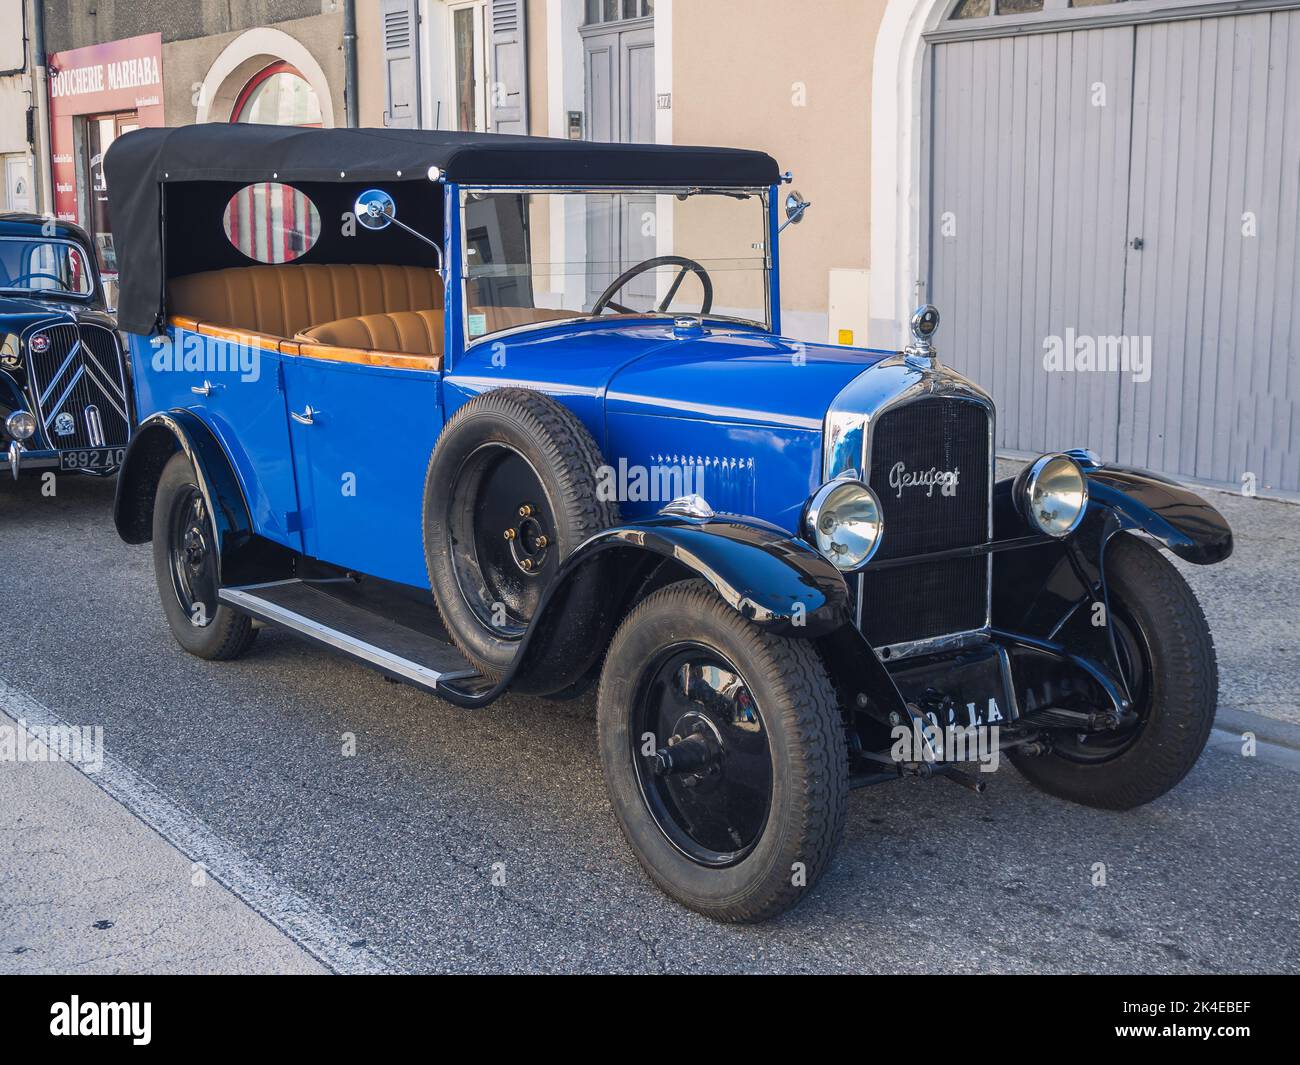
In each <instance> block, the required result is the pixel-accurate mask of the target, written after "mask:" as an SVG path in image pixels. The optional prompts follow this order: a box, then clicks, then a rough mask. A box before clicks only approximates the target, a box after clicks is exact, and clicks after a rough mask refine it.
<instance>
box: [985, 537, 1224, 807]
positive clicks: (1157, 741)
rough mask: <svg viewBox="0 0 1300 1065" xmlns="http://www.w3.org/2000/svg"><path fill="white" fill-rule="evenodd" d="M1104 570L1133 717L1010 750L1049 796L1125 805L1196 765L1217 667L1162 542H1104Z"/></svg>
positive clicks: (1205, 630) (1210, 715)
mask: <svg viewBox="0 0 1300 1065" xmlns="http://www.w3.org/2000/svg"><path fill="white" fill-rule="evenodd" d="M1106 578H1107V588H1108V592H1109V598H1110V614H1111V617H1110V620H1111V624H1112V626H1113V627H1114V631H1115V636H1116V645H1117V649H1118V651H1119V658H1120V664H1121V666H1122V667H1123V670H1124V675H1125V677H1126V679H1127V681H1128V686H1129V690H1130V692H1131V693H1132V696H1133V701H1134V711H1135V717H1136V720H1135V721H1134V722H1133V724H1132V725H1130V726H1128V727H1126V728H1124V729H1121V730H1117V731H1115V732H1102V733H1083V734H1073V733H1061V734H1059V735H1057V736H1054V738H1053V741H1052V749H1051V751H1050V753H1047V754H1043V755H1038V756H1036V757H1035V756H1030V755H1026V754H1024V753H1023V752H1021V751H1019V750H1016V749H1012V750H1011V751H1008V752H1007V753H1008V756H1009V757H1010V759H1011V761H1012V763H1013V764H1014V765H1015V767H1016V768H1017V769H1018V770H1019V771H1020V772H1021V773H1022V774H1023V775H1024V776H1025V777H1027V778H1028V779H1029V780H1030V781H1031V782H1033V783H1034V784H1036V785H1037V786H1038V787H1040V788H1042V789H1043V790H1044V791H1046V792H1048V793H1049V794H1052V795H1056V796H1059V797H1060V798H1063V799H1070V800H1072V801H1074V802H1078V803H1082V804H1084V805H1085V806H1097V807H1101V808H1103V809H1111V810H1128V809H1132V808H1133V807H1135V806H1141V805H1143V804H1144V803H1148V802H1151V801H1152V800H1153V799H1157V798H1159V797H1160V796H1161V795H1163V794H1164V793H1165V792H1167V791H1169V790H1170V789H1171V788H1173V787H1174V786H1175V785H1176V784H1178V782H1179V781H1181V780H1182V779H1183V777H1185V776H1186V775H1187V774H1188V772H1190V771H1191V768H1192V766H1193V765H1195V764H1196V760H1197V758H1199V757H1200V754H1201V751H1202V750H1204V748H1205V743H1206V740H1208V739H1209V736H1210V728H1211V726H1212V725H1213V724H1214V711H1215V706H1216V705H1217V702H1218V694H1219V671H1218V664H1217V662H1216V660H1215V654H1214V641H1213V639H1212V638H1211V636H1210V628H1209V625H1208V624H1207V623H1206V621H1205V615H1204V614H1203V613H1202V612H1201V606H1200V604H1199V603H1198V602H1197V601H1196V596H1195V595H1194V594H1193V592H1192V590H1191V588H1189V587H1188V586H1187V582H1186V581H1185V580H1183V577H1182V574H1180V573H1179V572H1178V570H1176V569H1175V568H1174V566H1173V565H1172V564H1171V563H1170V562H1169V560H1168V559H1166V558H1165V557H1164V556H1163V555H1162V554H1161V553H1160V552H1159V551H1158V550H1156V549H1155V548H1154V547H1151V546H1150V545H1149V544H1146V543H1143V542H1142V541H1140V540H1136V539H1134V538H1133V537H1131V536H1127V535H1121V536H1117V537H1116V538H1114V539H1113V540H1111V542H1110V543H1109V545H1108V546H1107V548H1106Z"/></svg>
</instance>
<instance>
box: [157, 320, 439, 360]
mask: <svg viewBox="0 0 1300 1065" xmlns="http://www.w3.org/2000/svg"><path fill="white" fill-rule="evenodd" d="M167 324H168V325H171V326H173V327H174V328H176V329H186V330H188V331H189V332H191V333H198V334H200V335H201V336H208V337H213V338H214V339H217V340H225V341H228V342H233V343H236V344H242V345H245V346H246V347H254V348H259V349H260V350H262V351H274V352H278V353H279V354H281V355H293V356H298V357H301V358H306V359H323V360H325V361H328V362H350V363H354V364H356V365H360V366H379V367H384V368H386V369H390V370H426V371H427V370H433V371H438V370H441V369H442V356H441V355H408V354H406V353H404V352H400V351H368V350H366V349H365V348H341V347H337V346H335V345H333V344H313V343H309V342H307V341H301V340H290V339H288V338H287V337H277V336H272V335H271V334H269V333H254V332H251V331H250V330H247V329H231V328H230V327H229V326H225V325H217V324H215V323H213V322H201V321H198V320H197V319H195V318H189V317H186V316H185V315H181V314H173V315H172V316H171V317H170V318H168V319H167Z"/></svg>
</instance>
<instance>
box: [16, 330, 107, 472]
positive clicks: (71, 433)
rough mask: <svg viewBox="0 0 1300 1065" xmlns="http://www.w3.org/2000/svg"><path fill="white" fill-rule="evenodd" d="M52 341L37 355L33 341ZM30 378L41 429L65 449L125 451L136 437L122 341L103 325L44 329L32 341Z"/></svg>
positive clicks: (29, 357)
mask: <svg viewBox="0 0 1300 1065" xmlns="http://www.w3.org/2000/svg"><path fill="white" fill-rule="evenodd" d="M38 336H43V337H45V338H47V339H48V341H49V343H48V345H47V346H46V349H45V350H44V351H37V350H36V347H37V346H39V345H33V340H34V339H35V338H36V337H38ZM26 347H27V356H28V360H29V361H28V365H29V367H30V375H29V380H30V384H31V389H32V392H33V395H34V398H35V401H36V407H37V413H38V414H39V415H40V419H41V428H42V429H43V430H44V432H45V438H46V439H47V440H48V441H49V443H50V445H51V446H52V447H55V448H57V449H59V450H60V451H72V450H81V449H83V448H91V447H122V446H123V445H125V444H126V442H127V438H128V437H129V436H130V426H129V423H128V421H127V414H126V410H127V403H126V380H125V376H124V375H123V372H122V356H121V351H120V349H119V347H118V343H117V338H116V337H115V336H114V335H113V333H112V331H111V330H108V329H105V328H104V327H103V326H98V325H91V324H84V325H82V326H81V327H80V328H78V327H77V326H76V325H73V324H72V323H60V324H57V325H48V326H42V327H41V328H39V329H36V330H34V331H33V332H32V333H30V334H29V335H28V337H27V344H26Z"/></svg>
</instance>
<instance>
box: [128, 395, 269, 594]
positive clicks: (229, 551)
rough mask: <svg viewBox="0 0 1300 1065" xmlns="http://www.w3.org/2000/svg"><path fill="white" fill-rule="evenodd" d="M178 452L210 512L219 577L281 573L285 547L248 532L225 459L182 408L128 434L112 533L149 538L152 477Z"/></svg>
mask: <svg viewBox="0 0 1300 1065" xmlns="http://www.w3.org/2000/svg"><path fill="white" fill-rule="evenodd" d="M178 451H179V452H183V453H184V454H185V457H186V458H188V459H189V460H190V464H191V465H192V466H193V467H194V472H195V475H196V479H197V480H198V485H199V491H200V492H201V493H202V494H203V499H204V502H205V503H206V504H207V508H208V512H209V514H211V516H212V524H213V528H214V530H215V532H216V536H217V543H218V546H219V551H218V566H219V569H218V578H219V580H220V581H221V582H222V583H224V584H241V583H246V582H249V581H253V580H262V579H274V578H275V577H280V576H284V575H285V574H286V573H287V572H288V568H287V567H288V566H289V564H290V563H289V560H290V558H291V552H288V551H287V550H286V549H283V548H279V547H278V546H277V545H275V544H270V543H269V542H268V541H266V540H263V539H262V538H261V537H258V536H256V535H254V532H253V522H252V519H251V518H250V516H249V511H248V504H247V502H245V500H244V493H243V490H242V489H241V488H240V486H239V480H238V478H237V477H236V476H235V471H234V468H233V467H232V466H231V463H230V460H229V458H227V457H226V453H225V451H224V450H223V449H222V447H221V444H220V442H218V440H217V438H216V436H215V435H213V432H212V430H211V429H209V428H208V426H207V425H206V424H205V423H204V422H203V420H202V419H201V418H200V417H199V416H198V415H197V414H195V413H193V412H192V411H188V410H172V411H164V412H159V413H157V414H153V415H150V416H149V417H148V418H146V419H145V420H144V421H143V422H142V423H141V424H140V427H139V429H137V430H136V433H135V435H134V436H133V437H132V438H131V443H130V444H129V445H128V446H127V450H126V459H125V460H124V461H123V463H122V469H121V470H120V471H119V473H118V478H117V497H116V499H115V500H114V505H113V521H114V523H115V524H116V526H117V532H118V535H119V536H121V537H122V539H123V540H125V541H126V542H127V543H128V544H142V543H147V542H148V541H150V540H152V539H153V510H154V497H155V495H156V494H157V490H158V479H159V478H160V477H161V476H162V471H163V467H164V466H166V465H167V463H168V461H169V460H170V459H171V457H172V456H173V455H175V454H176V453H177V452H178Z"/></svg>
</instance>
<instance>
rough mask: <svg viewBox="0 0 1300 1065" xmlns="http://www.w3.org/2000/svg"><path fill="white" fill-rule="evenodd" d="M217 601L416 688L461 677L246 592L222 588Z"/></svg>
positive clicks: (241, 589)
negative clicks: (386, 672)
mask: <svg viewBox="0 0 1300 1065" xmlns="http://www.w3.org/2000/svg"><path fill="white" fill-rule="evenodd" d="M275 583H277V584H288V583H298V584H305V583H306V582H305V581H300V580H299V581H292V582H291V581H283V582H275ZM269 586H270V585H250V586H249V587H269ZM217 598H218V599H220V600H221V601H222V602H225V603H229V604H230V605H231V606H233V607H235V608H236V609H239V610H244V611H247V612H248V613H250V614H252V615H254V616H255V617H258V618H261V619H262V620H263V621H269V622H272V623H274V624H276V625H282V626H284V627H285V628H287V629H292V630H293V631H294V632H298V633H301V634H302V635H304V636H307V637H309V638H311V639H313V640H316V641H317V642H318V643H323V644H327V645H328V646H330V647H333V648H334V649H335V650H337V651H343V652H344V653H346V654H350V655H352V656H353V657H354V658H360V659H362V660H364V661H366V662H369V663H371V664H372V665H375V666H379V667H380V668H381V669H385V670H387V671H388V672H390V673H395V674H397V675H398V676H400V677H404V678H406V679H407V680H409V681H412V682H413V683H415V684H419V685H421V686H423V687H427V688H432V689H436V688H437V686H438V681H439V680H441V679H442V678H443V677H447V676H453V675H459V674H448V673H439V672H438V671H437V670H435V669H430V668H429V667H428V666H422V665H420V663H418V662H412V661H411V660H410V659H409V658H403V657H401V655H395V654H393V653H392V652H391V651H385V650H384V649H383V648H382V647H376V646H375V645H374V644H372V643H366V641H364V640H358V639H357V638H356V637H355V636H349V635H348V634H347V633H345V632H339V631H338V629H332V628H330V627H329V626H328V625H322V624H321V623H320V622H318V621H313V620H312V619H311V618H309V617H307V616H306V615H305V614H299V613H297V612H296V611H293V610H289V609H287V608H285V607H282V606H280V605H279V604H277V603H273V602H271V601H270V600H269V599H263V598H262V597H261V596H259V595H252V594H251V593H249V592H248V591H246V590H245V589H243V588H222V589H221V590H220V591H219V592H218V593H217Z"/></svg>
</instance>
